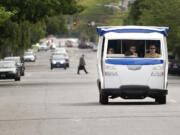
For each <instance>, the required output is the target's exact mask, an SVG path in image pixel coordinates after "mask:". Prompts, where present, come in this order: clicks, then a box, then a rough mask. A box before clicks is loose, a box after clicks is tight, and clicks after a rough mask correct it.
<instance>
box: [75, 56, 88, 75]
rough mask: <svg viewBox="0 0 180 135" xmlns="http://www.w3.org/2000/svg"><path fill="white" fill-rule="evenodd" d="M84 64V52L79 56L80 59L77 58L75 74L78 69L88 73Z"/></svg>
mask: <svg viewBox="0 0 180 135" xmlns="http://www.w3.org/2000/svg"><path fill="white" fill-rule="evenodd" d="M85 65H86V62H85V60H84V54H83V55H82V56H81V57H80V59H79V66H78V71H77V74H79V71H80V70H84V72H85V73H86V74H88V72H87V70H86V68H85Z"/></svg>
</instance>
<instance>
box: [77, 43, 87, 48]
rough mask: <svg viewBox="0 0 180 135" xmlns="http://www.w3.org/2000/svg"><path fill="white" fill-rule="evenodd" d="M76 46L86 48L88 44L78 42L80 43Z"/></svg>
mask: <svg viewBox="0 0 180 135" xmlns="http://www.w3.org/2000/svg"><path fill="white" fill-rule="evenodd" d="M78 48H80V49H87V48H88V45H87V44H85V43H80V44H79V45H78Z"/></svg>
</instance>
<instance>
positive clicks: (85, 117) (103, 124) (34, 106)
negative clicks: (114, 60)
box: [0, 49, 180, 135]
mask: <svg viewBox="0 0 180 135" xmlns="http://www.w3.org/2000/svg"><path fill="white" fill-rule="evenodd" d="M68 51H69V55H70V68H69V69H67V70H64V69H54V70H52V71H51V70H50V64H49V57H50V52H39V53H38V54H37V58H38V60H37V62H36V63H27V64H26V73H25V77H22V79H21V82H14V81H13V80H8V81H0V135H112V134H118V135H120V134H121V135H170V134H171V135H179V134H180V89H179V88H180V77H177V76H176V77H175V76H169V88H168V89H169V95H168V97H167V104H166V105H158V104H155V103H154V100H152V99H150V98H147V99H145V100H123V99H120V98H119V99H115V100H110V102H111V103H110V104H109V105H100V104H99V103H98V89H97V86H96V80H97V72H96V53H95V52H92V51H91V50H79V49H69V50H68ZM82 53H84V54H85V59H86V62H87V70H88V72H89V74H87V75H86V74H85V73H84V72H82V71H81V74H80V75H77V65H78V60H79V57H80V55H81V54H82Z"/></svg>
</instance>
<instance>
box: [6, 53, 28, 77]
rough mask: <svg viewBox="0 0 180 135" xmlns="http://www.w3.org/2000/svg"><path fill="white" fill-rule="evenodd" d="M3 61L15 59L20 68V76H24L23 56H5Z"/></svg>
mask: <svg viewBox="0 0 180 135" xmlns="http://www.w3.org/2000/svg"><path fill="white" fill-rule="evenodd" d="M4 61H15V62H16V63H17V66H18V68H19V69H20V72H21V76H24V74H25V73H24V72H25V66H24V60H23V58H21V57H19V56H17V57H5V58H4Z"/></svg>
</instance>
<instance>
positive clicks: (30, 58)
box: [24, 51, 36, 62]
mask: <svg viewBox="0 0 180 135" xmlns="http://www.w3.org/2000/svg"><path fill="white" fill-rule="evenodd" d="M24 61H25V62H35V61H36V54H35V53H34V52H30V51H29V52H25V53H24Z"/></svg>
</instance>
